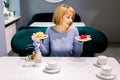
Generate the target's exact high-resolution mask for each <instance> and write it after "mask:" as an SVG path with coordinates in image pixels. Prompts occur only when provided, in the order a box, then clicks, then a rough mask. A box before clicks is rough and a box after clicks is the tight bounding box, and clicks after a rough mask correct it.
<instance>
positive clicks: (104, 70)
mask: <svg viewBox="0 0 120 80" xmlns="http://www.w3.org/2000/svg"><path fill="white" fill-rule="evenodd" d="M111 72H112V67H111V66H110V65H103V66H101V74H102V75H105V76H110V75H111Z"/></svg>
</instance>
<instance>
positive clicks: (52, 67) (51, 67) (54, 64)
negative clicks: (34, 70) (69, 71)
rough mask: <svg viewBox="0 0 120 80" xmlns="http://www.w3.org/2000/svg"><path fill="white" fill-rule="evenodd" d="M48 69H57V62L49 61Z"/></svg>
mask: <svg viewBox="0 0 120 80" xmlns="http://www.w3.org/2000/svg"><path fill="white" fill-rule="evenodd" d="M46 68H47V69H49V70H53V69H56V68H57V62H56V61H55V60H49V61H47V66H46Z"/></svg>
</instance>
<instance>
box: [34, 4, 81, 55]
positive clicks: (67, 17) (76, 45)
mask: <svg viewBox="0 0 120 80" xmlns="http://www.w3.org/2000/svg"><path fill="white" fill-rule="evenodd" d="M74 17H75V11H74V9H73V8H72V7H70V6H68V5H64V4H62V5H60V6H58V7H57V8H56V10H55V12H54V15H53V22H54V24H55V25H54V26H51V27H48V28H47V30H46V33H45V34H46V35H48V38H46V39H44V40H43V42H42V41H41V42H40V46H39V48H40V51H41V52H42V54H43V55H44V56H45V55H49V56H64V57H65V56H66V57H67V56H68V57H72V56H80V55H81V53H82V51H83V43H80V42H78V41H76V40H75V39H74V37H75V36H79V33H78V30H77V28H76V27H73V26H71V25H72V23H73V20H74ZM35 36H36V35H35V34H34V35H32V40H33V41H35Z"/></svg>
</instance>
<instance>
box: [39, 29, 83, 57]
mask: <svg viewBox="0 0 120 80" xmlns="http://www.w3.org/2000/svg"><path fill="white" fill-rule="evenodd" d="M45 34H46V35H48V38H46V39H44V40H43V41H41V44H40V50H41V52H42V55H44V56H45V55H48V54H49V55H50V56H61V57H62V56H63V57H72V56H80V55H81V53H82V51H83V43H81V42H78V41H76V40H75V39H74V37H75V36H79V33H78V30H77V28H76V27H72V28H71V29H70V30H69V31H67V32H58V31H56V30H54V29H53V28H52V27H48V28H47V30H46V33H45Z"/></svg>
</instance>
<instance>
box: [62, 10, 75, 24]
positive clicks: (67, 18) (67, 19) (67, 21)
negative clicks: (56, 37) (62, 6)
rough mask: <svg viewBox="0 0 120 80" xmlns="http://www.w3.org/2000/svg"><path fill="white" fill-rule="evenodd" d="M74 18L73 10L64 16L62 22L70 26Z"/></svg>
mask: <svg viewBox="0 0 120 80" xmlns="http://www.w3.org/2000/svg"><path fill="white" fill-rule="evenodd" d="M72 18H73V14H72V13H71V12H68V13H66V14H65V15H64V16H63V19H62V21H61V23H62V24H63V25H66V26H70V25H71V24H72V22H73V19H72Z"/></svg>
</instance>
